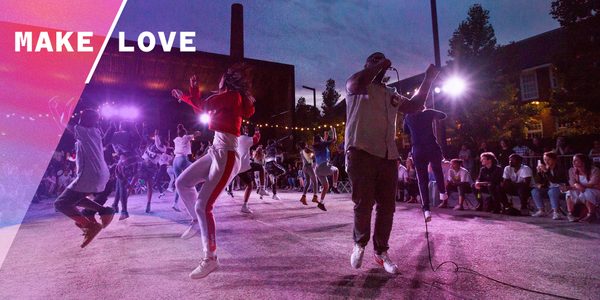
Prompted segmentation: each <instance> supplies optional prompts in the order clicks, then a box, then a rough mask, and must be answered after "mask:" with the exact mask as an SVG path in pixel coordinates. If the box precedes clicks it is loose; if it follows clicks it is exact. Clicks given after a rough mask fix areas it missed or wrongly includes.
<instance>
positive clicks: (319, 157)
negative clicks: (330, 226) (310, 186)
mask: <svg viewBox="0 0 600 300" xmlns="http://www.w3.org/2000/svg"><path fill="white" fill-rule="evenodd" d="M331 133H332V134H331V135H332V138H331V139H329V132H328V131H325V133H324V134H323V137H321V136H320V135H318V134H317V135H315V137H314V144H313V149H314V150H315V162H316V164H317V168H316V169H315V173H316V174H317V177H318V178H319V182H320V183H321V185H322V186H323V191H321V201H319V202H318V204H317V207H318V208H319V209H321V210H323V211H327V209H326V208H325V203H323V202H324V201H325V195H327V192H329V181H327V176H332V177H333V186H332V187H331V190H332V191H333V192H334V193H336V194H339V193H340V192H339V191H338V190H337V182H338V176H339V174H340V171H339V170H338V168H336V167H334V166H333V165H331V163H329V156H330V152H329V146H330V145H331V144H332V143H335V141H336V140H337V137H336V133H335V128H333V126H331Z"/></svg>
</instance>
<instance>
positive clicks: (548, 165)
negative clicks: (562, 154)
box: [531, 151, 567, 220]
mask: <svg viewBox="0 0 600 300" xmlns="http://www.w3.org/2000/svg"><path fill="white" fill-rule="evenodd" d="M537 176H538V179H539V182H538V183H536V184H535V185H534V187H533V189H532V190H531V197H532V198H533V202H534V203H535V207H536V208H537V211H536V212H535V213H534V214H533V215H532V216H534V217H543V216H544V215H546V213H545V212H544V202H543V201H542V199H543V197H546V196H547V197H548V199H550V205H551V206H552V219H553V220H560V213H559V212H558V211H559V206H558V203H559V201H560V186H561V185H565V184H566V182H567V174H566V172H564V169H563V168H562V167H561V166H560V165H559V164H558V155H557V154H556V153H555V152H552V151H551V152H546V153H544V163H543V164H542V162H541V161H539V163H538V166H537Z"/></svg>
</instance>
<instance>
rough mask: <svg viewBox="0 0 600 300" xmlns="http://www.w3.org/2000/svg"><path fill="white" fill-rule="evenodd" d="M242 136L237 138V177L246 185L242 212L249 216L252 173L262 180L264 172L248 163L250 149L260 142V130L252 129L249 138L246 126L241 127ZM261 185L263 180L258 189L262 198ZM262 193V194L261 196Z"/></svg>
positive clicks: (259, 167) (255, 165)
mask: <svg viewBox="0 0 600 300" xmlns="http://www.w3.org/2000/svg"><path fill="white" fill-rule="evenodd" d="M242 132H243V134H242V135H240V136H239V137H238V154H239V155H240V173H239V174H238V177H239V178H240V180H241V181H242V183H244V184H245V185H246V190H245V191H244V204H242V210H241V211H242V212H243V213H247V214H251V213H252V210H251V209H250V208H249V207H248V199H250V193H252V182H253V181H254V172H259V174H260V178H261V179H262V178H264V170H263V168H262V166H261V165H259V164H253V163H252V162H251V161H250V148H252V146H254V145H257V144H258V142H259V141H260V130H259V129H258V127H256V128H255V129H254V136H249V132H248V126H245V125H244V126H243V127H242ZM262 184H264V179H263V180H262V181H261V186H259V187H258V192H259V194H260V195H261V196H262V195H263V194H264V191H263V190H262ZM261 192H262V194H261Z"/></svg>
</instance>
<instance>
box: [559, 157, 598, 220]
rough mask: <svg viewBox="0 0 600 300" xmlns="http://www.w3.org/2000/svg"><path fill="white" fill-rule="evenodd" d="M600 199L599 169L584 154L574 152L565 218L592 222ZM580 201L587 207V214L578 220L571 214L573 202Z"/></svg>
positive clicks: (573, 206)
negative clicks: (567, 212)
mask: <svg viewBox="0 0 600 300" xmlns="http://www.w3.org/2000/svg"><path fill="white" fill-rule="evenodd" d="M599 200H600V169H599V168H598V167H595V166H593V165H592V161H591V160H590V159H589V158H588V157H587V156H586V155H584V154H581V153H579V154H575V156H574V157H573V167H572V168H571V169H569V191H568V193H567V210H568V211H569V214H568V215H567V218H568V219H569V222H577V221H582V222H592V221H593V220H594V219H595V218H596V207H597V206H598V201H599ZM578 202H581V203H583V204H585V206H586V208H587V211H588V213H587V216H585V217H584V218H582V219H581V220H579V219H578V218H577V217H576V216H574V215H573V213H574V210H575V204H576V203H578Z"/></svg>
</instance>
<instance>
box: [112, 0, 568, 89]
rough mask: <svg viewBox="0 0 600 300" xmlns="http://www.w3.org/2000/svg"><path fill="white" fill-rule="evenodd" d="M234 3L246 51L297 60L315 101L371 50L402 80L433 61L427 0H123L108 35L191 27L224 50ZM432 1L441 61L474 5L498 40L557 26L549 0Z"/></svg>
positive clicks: (201, 44)
mask: <svg viewBox="0 0 600 300" xmlns="http://www.w3.org/2000/svg"><path fill="white" fill-rule="evenodd" d="M236 2H237V3H242V4H243V5H244V25H245V35H244V38H245V56H246V57H249V58H255V59H262V60H268V61H276V62H282V63H287V64H293V65H295V68H296V98H298V97H300V96H306V97H307V99H309V100H312V92H309V91H307V90H304V89H302V88H301V86H302V85H307V86H312V87H316V88H317V100H319V99H320V93H321V92H322V90H323V88H324V86H325V81H326V80H327V79H328V78H333V79H335V80H336V82H337V87H338V91H340V92H341V93H342V94H345V93H344V87H343V83H344V82H345V80H346V78H347V77H348V76H349V75H351V74H352V73H354V72H356V71H358V70H359V69H361V68H362V66H363V64H364V60H365V58H366V57H367V56H368V55H369V54H371V53H372V52H374V51H381V52H384V53H385V54H386V56H388V58H390V59H391V60H392V62H393V64H394V66H395V67H396V68H397V69H398V71H399V73H400V78H401V79H402V78H406V77H409V76H412V75H415V74H417V73H419V72H422V71H423V70H424V69H425V68H426V67H427V65H428V64H429V63H433V60H434V55H433V38H432V34H431V12H430V6H429V1H427V0H380V1H358V0H357V1H355V0H314V1H313V0H289V1H283V0H281V1H280V0H277V1H275V0H272V1H263V0H254V1H231V0H223V1H221V0H214V1H183V0H176V1H161V0H152V1H142V0H129V1H128V3H127V6H126V7H125V9H124V11H123V14H122V16H121V18H120V20H119V23H118V25H117V28H116V29H115V33H113V36H115V37H116V32H118V31H125V32H126V34H127V37H128V39H132V38H135V37H137V35H138V34H139V33H140V32H142V31H151V32H156V31H196V32H197V35H196V43H195V45H196V48H197V49H198V50H200V51H207V52H214V53H221V54H228V53H229V30H230V29H229V23H230V10H231V8H230V7H231V4H232V3H236ZM437 3H438V4H437V5H438V22H439V31H440V45H441V55H442V63H443V62H445V61H446V60H447V58H446V54H447V52H448V40H449V38H450V37H451V35H452V32H453V31H454V30H455V29H456V28H457V27H458V24H459V23H460V22H461V21H462V20H464V19H465V18H466V17H467V11H468V8H469V7H470V6H471V5H473V4H474V3H480V4H482V6H483V7H484V8H485V9H487V10H489V11H490V23H491V24H492V26H493V27H494V29H495V32H496V38H497V40H498V43H500V44H507V43H509V42H511V41H518V40H521V39H524V38H527V37H530V36H533V35H536V34H540V33H542V32H545V31H548V30H552V29H555V28H557V27H559V24H558V22H556V21H555V20H554V19H552V17H551V16H550V15H549V11H550V3H551V1H550V0H481V1H466V0H438V1H437ZM395 78H396V76H395V74H394V75H393V76H392V81H395ZM308 95H310V96H308Z"/></svg>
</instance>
